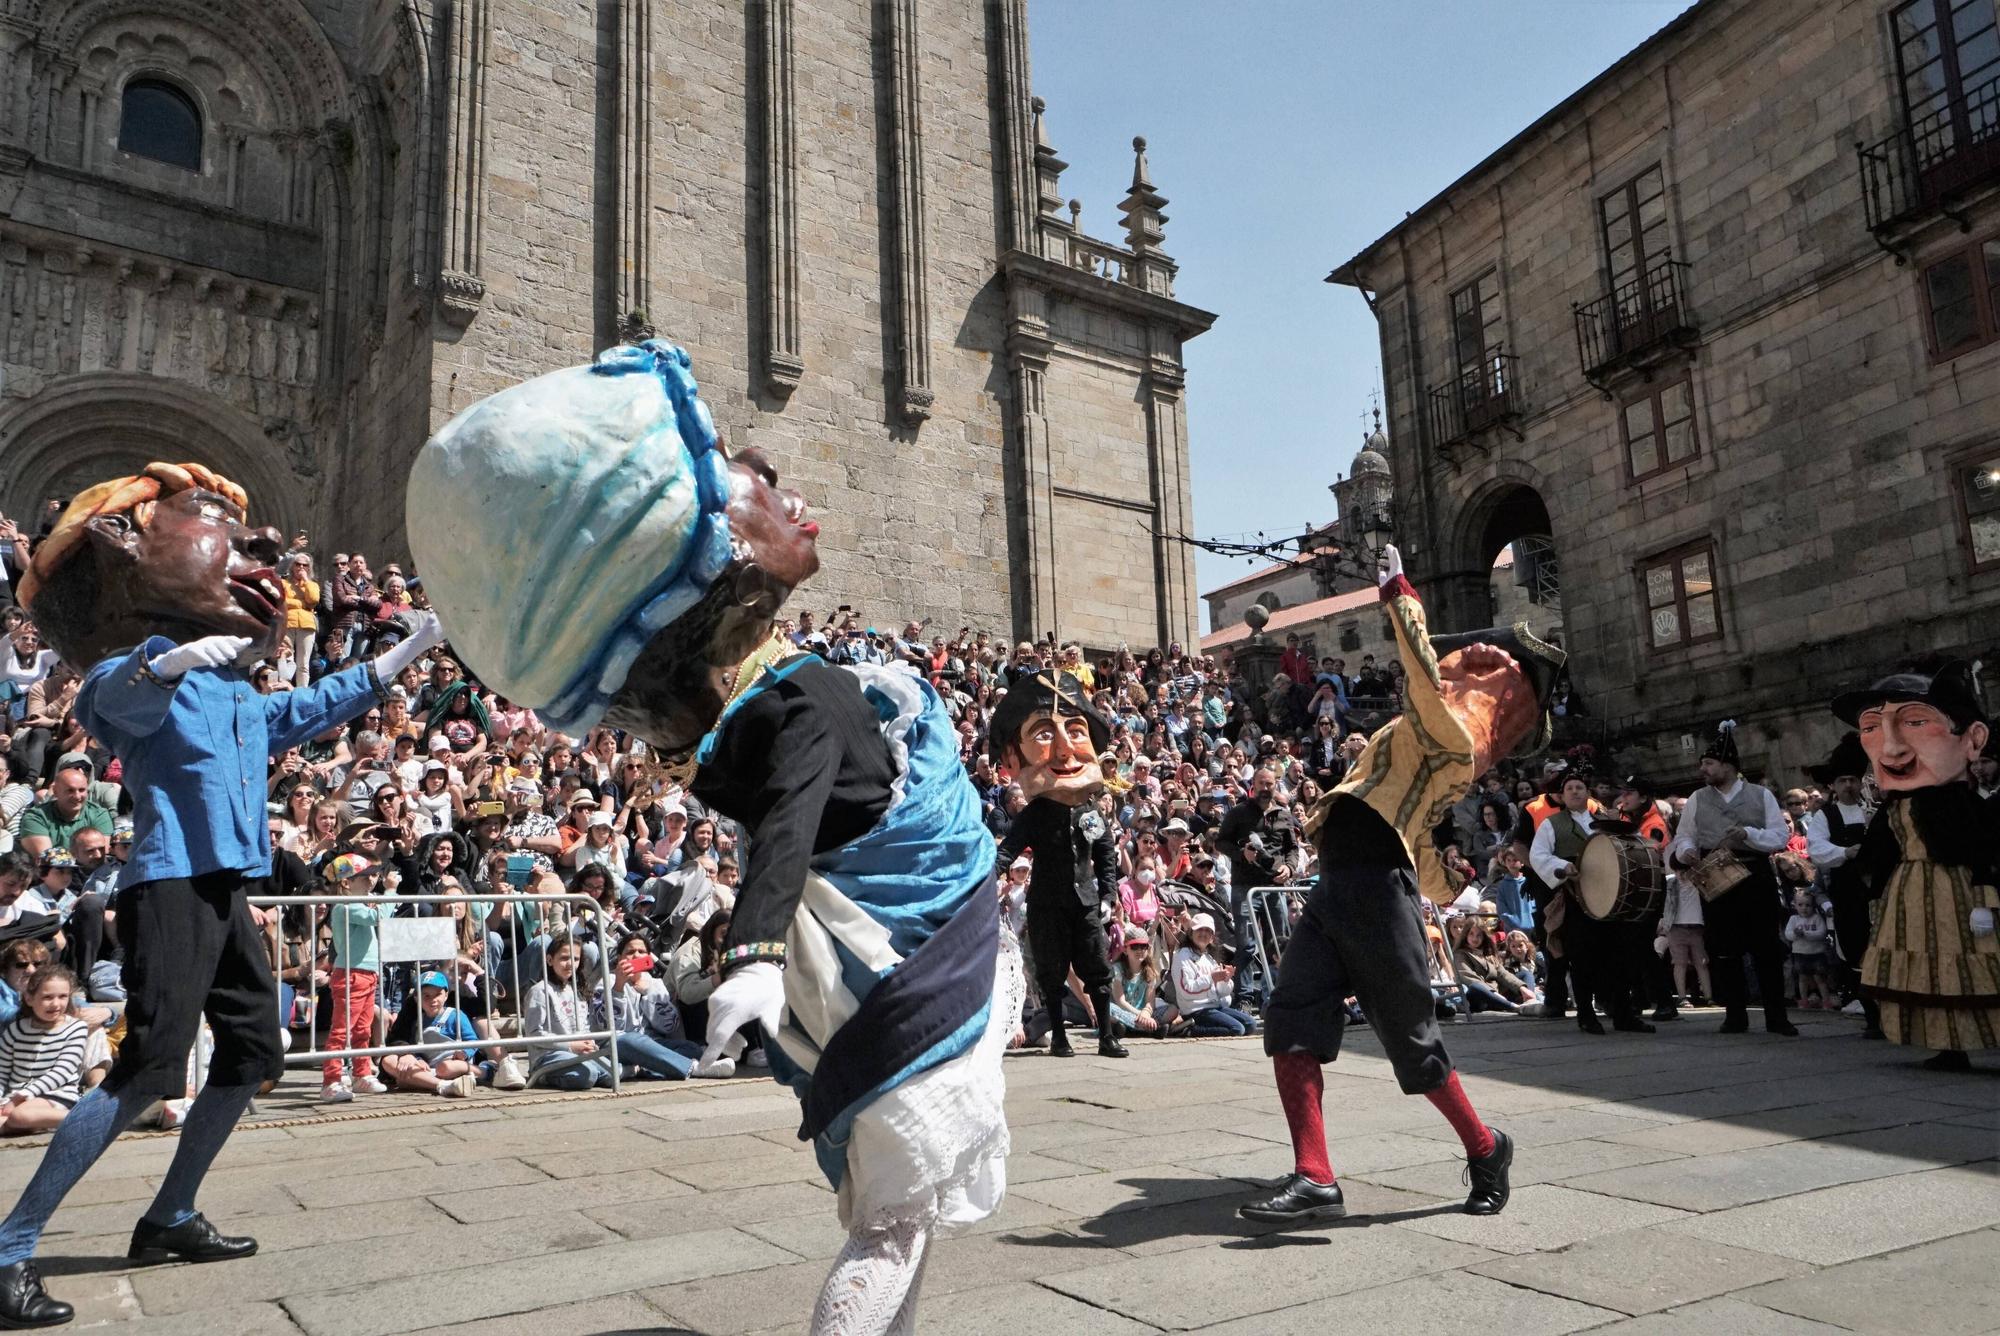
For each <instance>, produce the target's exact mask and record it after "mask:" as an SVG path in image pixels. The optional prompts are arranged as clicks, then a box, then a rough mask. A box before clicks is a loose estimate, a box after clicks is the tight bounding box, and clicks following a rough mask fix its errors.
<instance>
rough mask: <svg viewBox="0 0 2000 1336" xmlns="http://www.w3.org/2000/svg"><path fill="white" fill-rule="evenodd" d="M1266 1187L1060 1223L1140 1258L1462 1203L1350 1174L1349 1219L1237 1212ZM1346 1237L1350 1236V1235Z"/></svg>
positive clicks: (1346, 1226) (1345, 1191)
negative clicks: (1296, 1223)
mask: <svg viewBox="0 0 2000 1336" xmlns="http://www.w3.org/2000/svg"><path fill="white" fill-rule="evenodd" d="M1264 1191H1265V1189H1248V1188H1246V1189H1245V1190H1244V1191H1242V1192H1241V1193H1233V1194H1230V1195H1228V1196H1222V1197H1204V1198H1201V1199H1200V1200H1197V1201H1190V1202H1183V1203H1180V1204H1179V1205H1175V1206H1161V1207H1155V1208H1153V1209H1151V1210H1145V1211H1117V1212H1114V1213H1112V1214H1110V1215H1106V1216H1100V1217H1098V1218H1097V1219H1095V1220H1080V1221H1074V1222H1069V1223H1067V1224H1063V1225H1059V1226H1057V1228H1060V1229H1064V1230H1067V1231H1068V1232H1069V1234H1070V1235H1072V1236H1074V1237H1076V1238H1079V1239H1083V1240H1086V1241H1088V1242H1091V1243H1095V1244H1099V1245H1101V1246H1103V1247H1107V1248H1117V1249H1119V1250H1120V1251H1121V1252H1127V1253H1130V1254H1132V1255H1133V1256H1134V1257H1149V1256H1153V1255H1155V1254H1158V1253H1169V1252H1181V1251H1184V1250H1186V1249H1189V1248H1206V1247H1213V1246H1215V1245H1216V1244H1220V1243H1230V1242H1235V1241H1240V1240H1243V1239H1254V1238H1261V1237H1263V1236H1265V1235H1267V1234H1280V1233H1283V1234H1291V1235H1298V1236H1315V1235H1317V1236H1322V1237H1329V1238H1330V1237H1332V1235H1333V1234H1334V1233H1335V1232H1337V1231H1351V1230H1355V1229H1369V1228H1378V1227H1380V1226H1382V1225H1386V1224H1392V1223H1394V1222H1395V1221H1396V1220H1399V1219H1405V1218H1409V1217H1412V1216H1415V1215H1419V1214H1429V1213H1433V1212H1440V1211H1456V1210H1458V1208H1459V1204H1458V1203H1457V1202H1456V1201H1439V1200H1438V1199H1437V1198H1435V1197H1424V1196H1419V1195H1418V1194H1416V1193H1413V1192H1398V1191H1396V1190H1394V1189H1392V1188H1385V1187H1378V1186H1376V1185H1375V1184H1373V1183H1366V1182H1363V1181H1361V1180H1360V1179H1350V1180H1347V1181H1346V1182H1344V1183H1343V1184H1342V1195H1343V1196H1344V1197H1345V1198H1346V1201H1347V1211H1348V1214H1347V1218H1346V1219H1345V1220H1341V1221H1337V1222H1330V1223H1321V1224H1316V1225H1311V1226H1302V1227H1292V1228H1288V1227H1287V1226H1284V1225H1277V1224H1269V1223H1264V1222H1260V1221H1254V1220H1245V1219H1243V1218H1242V1217H1241V1216H1239V1215H1238V1214H1237V1209H1238V1208H1239V1207H1241V1206H1242V1205H1243V1203H1244V1202H1247V1201H1251V1200H1253V1199H1254V1198H1256V1197H1259V1196H1262V1195H1264ZM1016 1237H1017V1239H1019V1240H1020V1241H1021V1242H1023V1243H1029V1244H1033V1245H1035V1246H1042V1247H1064V1246H1068V1245H1066V1244H1065V1243H1063V1242H1062V1241H1060V1240H1051V1239H1048V1238H1047V1237H1045V1236H1044V1235H1039V1234H1037V1233H1036V1232H1035V1231H1032V1230H1021V1231H1017V1234H1016ZM1342 1237H1343V1238H1344V1237H1345V1234H1343V1235H1342Z"/></svg>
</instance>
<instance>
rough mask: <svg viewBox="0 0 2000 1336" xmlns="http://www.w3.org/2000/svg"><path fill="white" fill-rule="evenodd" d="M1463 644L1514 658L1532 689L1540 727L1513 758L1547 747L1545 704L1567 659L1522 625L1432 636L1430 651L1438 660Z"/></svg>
mask: <svg viewBox="0 0 2000 1336" xmlns="http://www.w3.org/2000/svg"><path fill="white" fill-rule="evenodd" d="M1467 645H1495V646H1498V647H1499V648H1501V649H1504V650H1506V651H1507V653H1509V654H1511V655H1512V656H1513V657H1514V662H1516V663H1518V664H1520V665H1521V671H1522V672H1523V673H1525V674H1527V678H1528V685H1529V686H1531V687H1533V688H1534V689H1535V703H1536V704H1537V705H1539V706H1540V707H1541V714H1542V720H1541V726H1540V727H1539V728H1537V729H1536V730H1535V732H1534V733H1533V734H1531V735H1529V737H1528V739H1527V740H1526V741H1525V742H1523V743H1522V744H1521V745H1520V746H1519V747H1518V748H1516V749H1515V752H1514V755H1516V756H1533V755H1534V754H1535V753H1537V752H1539V751H1542V750H1543V749H1544V748H1546V747H1547V746H1548V745H1549V740H1550V738H1551V737H1552V736H1553V734H1554V726H1553V725H1552V724H1551V722H1550V720H1549V703H1550V702H1551V701H1552V700H1553V699H1554V698H1555V694H1556V684H1557V682H1559V681H1560V680H1561V679H1562V670H1563V665H1564V664H1565V663H1567V662H1568V661H1569V656H1568V655H1567V654H1565V653H1563V652H1562V651H1561V650H1560V649H1557V648H1556V647H1555V646H1554V645H1551V644H1549V643H1548V642H1547V641H1545V640H1543V639H1542V638H1541V637H1540V636H1537V635H1536V634H1535V633H1534V632H1532V631H1530V630H1529V629H1528V624H1527V623H1526V622H1515V623H1514V624H1513V625H1512V626H1489V627H1487V628H1486V629H1484V630H1482V631H1459V632H1456V633H1454V634H1452V635H1448V636H1432V637H1431V652H1432V653H1433V654H1436V655H1437V656H1438V658H1439V659H1443V658H1445V657H1447V656H1448V655H1451V654H1453V653H1456V652H1457V651H1459V650H1462V649H1464V648H1465V647H1466V646H1467Z"/></svg>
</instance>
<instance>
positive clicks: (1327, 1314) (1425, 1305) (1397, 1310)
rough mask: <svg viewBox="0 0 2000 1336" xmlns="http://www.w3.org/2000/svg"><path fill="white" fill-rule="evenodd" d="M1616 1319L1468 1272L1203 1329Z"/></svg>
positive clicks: (1402, 1330) (1512, 1326)
mask: <svg viewBox="0 0 2000 1336" xmlns="http://www.w3.org/2000/svg"><path fill="white" fill-rule="evenodd" d="M1475 1314H1476V1315H1477V1316H1476V1320H1475V1321H1473V1322H1472V1323H1470V1324H1468V1317H1469V1316H1470V1315H1475ZM1616 1317H1617V1314H1616V1313H1610V1312H1606V1311H1605V1310H1604V1309H1601V1308H1592V1307H1590V1306H1589V1305H1587V1304H1580V1303H1575V1302H1572V1301H1571V1300H1568V1299H1563V1298H1558V1297H1557V1296H1555V1295H1552V1294H1540V1293H1537V1292H1536V1291H1534V1290H1529V1289H1517V1288H1515V1287H1514V1286H1512V1285H1503V1284H1501V1283H1500V1282H1499V1281H1496V1280H1487V1279H1485V1278H1484V1277H1482V1276H1476V1275H1471V1274H1469V1273H1467V1272H1464V1271H1440V1272H1435V1273H1433V1274H1430V1275H1424V1276H1412V1277H1411V1278H1410V1279H1408V1280H1399V1281H1394V1282H1391V1283H1390V1284H1387V1285H1377V1286H1375V1287H1374V1288H1372V1289H1366V1290H1361V1291H1358V1292H1356V1293H1353V1294H1342V1295H1339V1296H1337V1297H1334V1298H1331V1299H1318V1300H1315V1301H1313V1302H1311V1303H1304V1304H1299V1305H1298V1306H1296V1307H1293V1308H1287V1309H1284V1310H1283V1311H1281V1312H1276V1313H1259V1314H1257V1315H1256V1316H1255V1317H1246V1318H1239V1319H1237V1320H1236V1321H1234V1322H1224V1323H1221V1324H1219V1325H1217V1326H1213V1327H1202V1328H1199V1330H1200V1331H1201V1332H1203V1333H1207V1334H1208V1336H1326V1334H1327V1333H1328V1332H1336V1331H1364V1332H1383V1333H1389V1332H1393V1333H1395V1336H1466V1333H1467V1332H1468V1331H1469V1330H1472V1329H1475V1328H1476V1329H1477V1330H1481V1331H1489V1332H1505V1333H1506V1336H1556V1333H1560V1332H1570V1331H1581V1330H1583V1329H1584V1328H1586V1327H1595V1326H1597V1325H1598V1324H1600V1323H1602V1322H1605V1321H1608V1320H1611V1319H1614V1318H1616Z"/></svg>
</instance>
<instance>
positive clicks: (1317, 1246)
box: [1043, 1226, 1492, 1330]
mask: <svg viewBox="0 0 2000 1336" xmlns="http://www.w3.org/2000/svg"><path fill="white" fill-rule="evenodd" d="M1338 1237H1339V1247H1338V1248H1337V1249H1336V1248H1334V1247H1333V1244H1332V1241H1331V1240H1330V1239H1328V1238H1327V1237H1324V1236H1320V1235H1309V1234H1275V1235H1270V1236H1268V1237H1264V1238H1258V1239H1250V1240H1245V1241H1243V1242H1241V1243H1239V1244H1236V1245H1233V1246H1231V1247H1229V1248H1227V1249H1225V1248H1215V1249H1205V1250H1201V1251H1195V1252H1171V1253H1165V1254H1161V1255H1159V1256H1155V1257H1135V1258H1130V1259H1122V1260H1118V1261H1111V1262H1104V1263H1100V1264H1099V1265H1097V1266H1091V1267H1085V1268H1083V1269H1081V1270H1078V1271H1071V1272H1067V1273H1065V1274H1062V1275H1058V1276H1051V1277H1049V1278H1048V1279H1046V1280H1045V1281H1043V1284H1044V1285H1046V1286H1047V1287H1048V1288H1050V1289H1054V1290H1059V1291H1061V1292H1062V1293H1064V1294H1068V1295H1073V1296H1074V1297H1076V1298H1079V1299H1082V1300H1083V1301H1084V1302H1085V1303H1088V1304H1091V1305H1093V1306H1095V1307H1098V1308H1105V1309H1109V1310H1111V1311H1112V1312H1115V1313H1120V1314H1122V1315H1124V1316H1126V1317H1129V1318H1133V1319H1135V1320H1137V1321H1140V1322H1146V1323H1150V1324H1151V1325H1153V1326H1155V1327H1164V1328H1167V1329H1168V1330H1186V1329H1188V1328H1192V1327H1201V1326H1208V1325H1211V1324H1213V1323H1217V1322H1225V1321H1228V1320H1230V1319H1232V1318H1242V1317H1249V1316H1251V1315H1252V1314H1257V1313H1269V1312H1271V1311H1273V1310H1275V1309H1279V1308H1286V1307H1290V1306H1293V1305H1296V1304H1302V1303H1311V1302H1312V1301H1313V1300H1315V1299H1323V1298H1327V1297H1329V1296H1331V1295H1336V1294H1346V1293H1348V1292H1349V1291H1351V1290H1360V1289H1367V1288H1368V1287H1370V1286H1372V1285H1381V1284H1386V1283H1387V1282H1389V1281H1392V1280H1401V1279H1404V1278H1405V1277H1408V1276H1415V1275H1421V1274H1423V1273H1425V1272H1430V1271H1446V1270H1452V1269H1454V1268H1458V1267H1464V1266H1470V1265H1472V1264H1473V1263H1474V1262H1479V1261H1484V1260H1487V1259H1489V1258H1490V1257H1491V1256H1492V1254H1491V1253H1487V1252H1484V1251H1482V1250H1481V1249H1478V1248H1472V1247H1467V1246H1465V1245H1463V1244H1457V1243H1449V1242H1446V1241H1445V1240H1443V1239H1431V1238H1425V1237H1423V1236H1422V1235H1412V1234H1409V1233H1407V1232H1406V1231H1404V1230H1401V1229H1399V1228H1397V1227H1395V1226H1389V1227H1376V1228H1370V1229H1351V1230H1341V1231H1338ZM1321 1249H1325V1250H1326V1251H1325V1252H1324V1253H1322V1252H1320V1251H1319V1250H1321ZM1336 1258H1337V1260H1336ZM1322 1259H1323V1260H1322Z"/></svg>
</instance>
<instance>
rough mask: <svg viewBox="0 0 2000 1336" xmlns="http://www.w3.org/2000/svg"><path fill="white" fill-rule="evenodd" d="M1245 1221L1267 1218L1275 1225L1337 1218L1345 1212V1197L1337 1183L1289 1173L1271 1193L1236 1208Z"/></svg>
mask: <svg viewBox="0 0 2000 1336" xmlns="http://www.w3.org/2000/svg"><path fill="white" fill-rule="evenodd" d="M1236 1214H1238V1215H1240V1216H1242V1217H1243V1218H1244V1219H1245V1220H1269V1221H1276V1222H1277V1223H1279V1224H1288V1225H1289V1224H1302V1223H1304V1222H1306V1221H1308V1220H1338V1219H1340V1218H1341V1217H1342V1216H1344V1215H1346V1214H1347V1202H1346V1199H1345V1198H1343V1197H1342V1196H1341V1195H1340V1184H1338V1183H1315V1182H1313V1181H1312V1180H1311V1179H1310V1178H1307V1177H1306V1176H1305V1175H1304V1174H1293V1175H1292V1176H1291V1178H1290V1179H1288V1180H1286V1183H1285V1185H1284V1186H1283V1187H1281V1188H1279V1189H1278V1191H1277V1194H1276V1195H1275V1196H1270V1197H1266V1198H1264V1199H1263V1200H1262V1201H1253V1202H1246V1203H1244V1204H1243V1205H1242V1206H1239V1207H1237V1208H1236Z"/></svg>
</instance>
